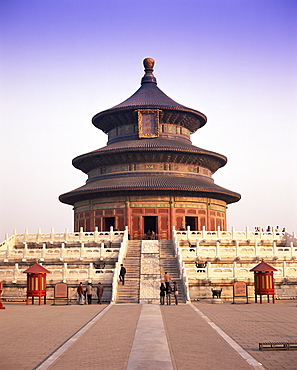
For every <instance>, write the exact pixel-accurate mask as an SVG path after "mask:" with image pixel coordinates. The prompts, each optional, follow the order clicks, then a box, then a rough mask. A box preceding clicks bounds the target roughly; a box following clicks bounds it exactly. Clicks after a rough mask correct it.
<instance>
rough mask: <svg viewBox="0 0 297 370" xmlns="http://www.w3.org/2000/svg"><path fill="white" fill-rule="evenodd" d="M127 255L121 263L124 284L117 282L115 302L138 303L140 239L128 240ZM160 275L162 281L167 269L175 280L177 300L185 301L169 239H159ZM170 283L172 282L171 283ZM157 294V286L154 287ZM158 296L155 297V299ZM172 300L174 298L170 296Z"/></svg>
mask: <svg viewBox="0 0 297 370" xmlns="http://www.w3.org/2000/svg"><path fill="white" fill-rule="evenodd" d="M128 243H129V244H128V249H127V255H126V257H125V258H124V261H123V265H124V267H125V268H126V270H127V272H126V276H125V285H122V284H121V283H119V286H118V295H117V299H116V303H139V300H140V267H141V266H140V265H141V240H129V242H128ZM159 248H160V258H159V266H160V277H161V280H162V281H163V278H164V273H165V271H167V272H168V273H169V274H170V276H171V279H172V282H173V281H176V282H177V285H178V292H179V302H183V303H184V302H186V300H185V292H184V288H183V284H182V280H181V278H180V273H179V266H178V264H177V258H176V256H175V252H174V248H173V246H172V242H171V241H170V240H160V241H159ZM171 285H172V283H171ZM156 289H157V290H158V292H157V294H159V286H158V287H156ZM158 300H159V298H158V299H157V301H158ZM172 302H174V298H173V297H172Z"/></svg>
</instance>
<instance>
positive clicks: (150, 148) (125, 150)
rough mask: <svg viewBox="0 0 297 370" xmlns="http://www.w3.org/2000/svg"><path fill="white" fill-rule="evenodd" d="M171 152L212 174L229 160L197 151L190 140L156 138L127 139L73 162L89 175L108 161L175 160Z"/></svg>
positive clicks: (82, 156) (203, 151)
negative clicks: (206, 169) (203, 167)
mask: <svg viewBox="0 0 297 370" xmlns="http://www.w3.org/2000/svg"><path fill="white" fill-rule="evenodd" d="M169 153H175V157H177V156H179V157H180V156H184V157H187V159H185V158H184V161H185V160H186V161H189V160H190V163H193V164H194V163H195V164H200V165H203V166H205V167H207V168H209V170H211V171H212V172H213V173H214V172H216V171H217V170H218V169H219V168H220V167H223V166H224V165H225V164H226V162H227V158H226V157H225V156H223V155H222V154H218V153H215V152H211V151H209V150H205V149H201V148H198V147H196V146H194V145H192V143H191V142H190V141H189V142H188V141H182V140H171V139H165V138H156V139H154V140H152V139H141V140H127V141H120V142H116V143H113V144H109V145H107V146H105V147H103V148H100V149H97V150H94V151H93V152H90V153H86V154H82V155H80V156H78V157H76V158H74V159H73V161H72V163H73V166H74V167H76V168H78V169H80V170H82V171H83V172H85V173H88V172H89V171H90V170H92V169H94V168H96V167H98V166H100V165H101V166H102V165H106V164H110V163H108V162H111V163H117V162H118V161H119V163H125V162H129V161H131V160H133V161H134V162H139V161H143V160H144V159H145V160H150V158H152V160H154V161H156V162H159V161H162V162H164V161H168V160H169V157H170V160H173V161H174V159H172V154H169ZM139 157H140V158H139ZM148 157H150V158H148ZM190 157H191V159H190ZM158 159H159V160H158ZM187 163H189V162H187Z"/></svg>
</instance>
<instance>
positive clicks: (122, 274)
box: [120, 263, 127, 285]
mask: <svg viewBox="0 0 297 370" xmlns="http://www.w3.org/2000/svg"><path fill="white" fill-rule="evenodd" d="M126 272H127V271H126V269H125V267H124V265H123V264H122V263H121V268H120V281H121V282H122V285H124V284H125V274H126Z"/></svg>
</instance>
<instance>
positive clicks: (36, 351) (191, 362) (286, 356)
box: [0, 301, 297, 370]
mask: <svg viewBox="0 0 297 370" xmlns="http://www.w3.org/2000/svg"><path fill="white" fill-rule="evenodd" d="M5 306H6V309H5V310H1V311H0V320H1V324H0V325H1V326H0V343H1V346H0V368H1V369H5V370H23V369H30V370H31V369H38V368H39V370H45V369H50V370H52V369H55V370H56V369H74V370H75V369H81V368H83V369H103V370H105V369H106V370H108V369H110V370H124V369H128V370H134V369H144V370H145V369H149V370H154V369H156V370H157V369H162V370H165V369H166V370H167V369H168V370H169V369H171V368H172V369H178V370H187V369H189V370H191V369H198V368H199V369H231V370H232V369H234V370H235V369H241V370H244V369H252V368H257V369H259V370H260V369H263V368H264V367H265V368H266V369H271V370H279V369H297V351H269V352H268V351H263V352H262V351H259V350H258V344H259V342H264V341H295V342H296V341H297V320H296V313H297V304H296V302H295V301H287V302H280V301H277V302H276V304H274V305H273V304H267V303H265V304H262V305H260V304H254V303H252V304H248V305H246V304H235V305H232V304H231V303H228V302H225V303H224V304H220V305H216V304H210V303H207V302H203V303H201V302H199V303H197V304H195V305H178V306H173V305H172V306H159V305H134V304H127V305H111V306H106V305H102V306H100V305H96V304H93V305H90V306H78V305H76V304H73V305H71V306H51V305H46V306H37V305H34V306H26V305H24V304H23V303H16V304H13V303H6V304H5ZM195 307H196V308H198V311H197V310H195ZM222 336H223V337H222ZM234 341H235V342H234ZM232 343H233V344H234V343H235V346H234V348H235V349H234V348H232V347H231V345H232ZM240 350H242V353H243V354H244V355H245V356H247V357H245V356H243V357H242V356H241V355H240V354H239V352H240ZM250 355H251V356H252V357H250ZM52 356H54V357H52ZM51 359H52V361H50V360H51ZM251 359H252V361H254V362H251ZM259 363H262V364H263V366H259ZM251 364H252V365H251ZM255 364H256V365H257V364H258V366H255Z"/></svg>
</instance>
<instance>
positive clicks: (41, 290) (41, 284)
mask: <svg viewBox="0 0 297 370" xmlns="http://www.w3.org/2000/svg"><path fill="white" fill-rule="evenodd" d="M49 272H50V271H49V270H47V269H46V268H44V267H43V266H41V265H39V263H35V265H33V266H31V267H29V268H28V269H27V270H26V271H24V273H26V274H27V299H26V305H27V304H28V300H29V297H32V304H34V297H38V298H39V305H40V304H41V297H44V304H46V274H48V273H49Z"/></svg>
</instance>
